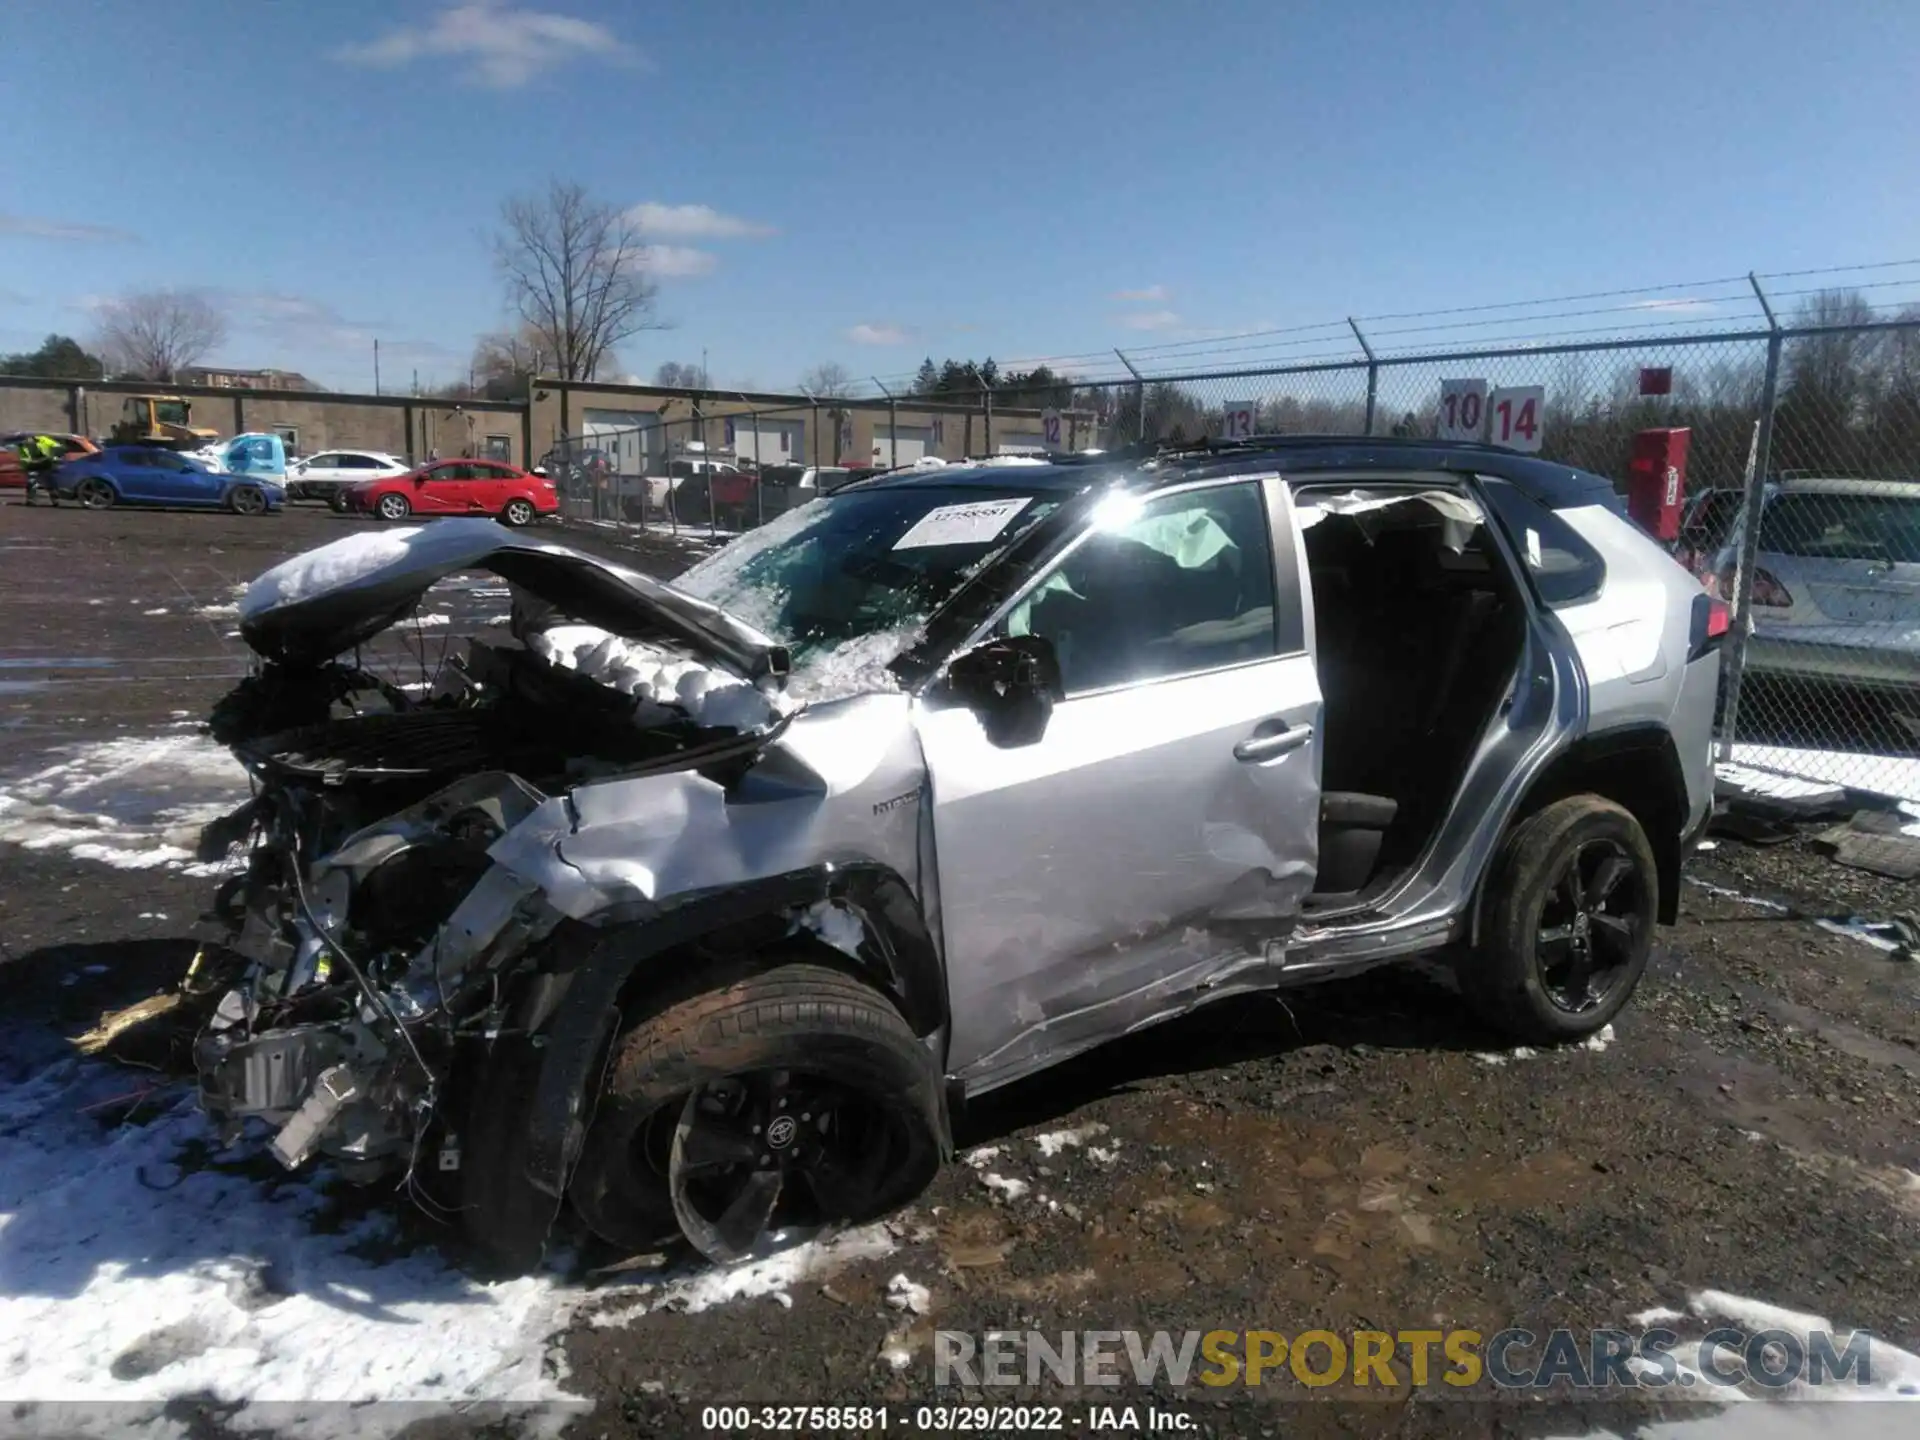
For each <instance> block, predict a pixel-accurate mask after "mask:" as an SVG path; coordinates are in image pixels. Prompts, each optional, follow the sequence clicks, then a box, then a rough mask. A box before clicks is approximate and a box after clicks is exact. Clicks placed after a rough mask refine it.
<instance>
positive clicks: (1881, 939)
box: [1813, 919, 1900, 952]
mask: <svg viewBox="0 0 1920 1440" xmlns="http://www.w3.org/2000/svg"><path fill="white" fill-rule="evenodd" d="M1813 923H1814V924H1815V925H1817V926H1819V927H1820V928H1821V929H1822V930H1824V931H1826V932H1827V933H1828V934H1829V935H1839V936H1842V937H1844V938H1845V939H1848V940H1858V941H1859V942H1860V943H1861V944H1862V945H1871V946H1872V947H1873V948H1874V949H1876V950H1884V951H1889V952H1891V951H1894V950H1898V949H1899V948H1900V942H1899V941H1898V940H1891V939H1889V938H1888V937H1886V936H1885V935H1881V934H1878V933H1877V932H1876V929H1875V927H1874V926H1873V925H1872V924H1871V923H1870V922H1867V921H1862V920H1859V919H1853V920H1824V919H1823V920H1816V921H1814V922H1813Z"/></svg>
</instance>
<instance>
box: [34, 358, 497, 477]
mask: <svg viewBox="0 0 1920 1440" xmlns="http://www.w3.org/2000/svg"><path fill="white" fill-rule="evenodd" d="M156 393H165V394H169V395H180V396H183V397H184V398H186V399H187V400H188V401H189V402H190V403H191V405H192V406H193V423H194V424H195V425H196V426H203V427H206V428H208V429H212V430H217V431H219V432H220V434H222V435H238V434H241V433H242V432H244V431H249V430H277V429H291V430H293V431H295V432H296V433H297V435H298V448H299V453H300V454H303V455H313V454H317V453H318V452H320V451H322V450H336V449H339V450H385V451H389V452H391V453H393V454H396V455H404V456H409V457H411V458H413V459H415V460H424V459H426V457H427V455H428V452H429V451H434V452H437V453H439V454H440V455H442V456H445V455H463V454H467V453H469V452H470V451H471V453H474V454H485V453H487V440H488V437H489V436H503V437H505V439H506V441H507V455H506V458H507V459H508V461H510V462H511V463H513V464H516V465H519V464H525V463H527V447H526V433H527V431H526V419H527V415H526V407H525V406H524V405H521V404H517V403H513V402H506V403H501V402H495V401H476V402H474V403H472V404H463V405H462V406H460V407H458V408H455V407H453V406H450V405H448V404H447V403H446V402H445V401H437V400H426V399H421V398H415V397H413V396H404V395H332V394H324V393H322V394H315V393H314V392H312V391H277V390H225V389H217V388H211V387H206V386H198V387H196V386H160V385H148V384H145V383H127V382H106V383H100V384H91V385H78V384H72V383H70V382H67V381H63V380H62V381H44V380H32V379H26V378H21V377H14V376H0V431H6V430H58V431H74V432H77V433H79V434H82V435H92V436H94V437H96V438H102V439H103V438H105V437H106V435H107V433H108V432H109V431H110V430H112V428H113V425H114V422H115V421H116V420H118V419H119V418H120V412H121V406H122V403H123V402H124V399H125V397H126V396H128V395H138V394H156ZM469 422H471V423H469Z"/></svg>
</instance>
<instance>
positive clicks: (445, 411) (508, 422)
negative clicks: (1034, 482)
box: [0, 376, 1093, 465]
mask: <svg viewBox="0 0 1920 1440" xmlns="http://www.w3.org/2000/svg"><path fill="white" fill-rule="evenodd" d="M159 392H164V393H166V394H176V395H181V396H184V397H185V398H186V399H187V400H188V401H190V402H191V403H192V406H193V423H194V424H195V425H198V426H205V427H207V428H210V429H213V430H217V431H219V433H220V434H222V435H237V434H240V433H241V432H243V431H247V430H275V429H290V430H293V431H295V432H296V433H297V435H298V446H299V453H300V454H303V455H314V454H318V453H319V452H320V451H322V450H336V449H345V450H386V451H390V452H392V453H393V454H396V455H404V456H408V457H409V458H411V459H413V460H415V461H423V460H425V459H426V458H427V456H428V455H429V454H430V453H432V454H437V455H440V456H448V455H464V454H476V455H484V454H486V453H488V441H489V437H502V438H504V440H505V442H506V445H505V450H506V458H507V460H508V461H510V462H511V463H513V464H516V465H526V464H535V463H538V462H539V460H540V458H541V457H542V456H543V455H545V454H546V453H547V452H548V451H549V450H551V449H552V448H553V446H554V445H555V444H556V443H557V442H558V441H559V440H560V439H561V438H562V437H563V436H570V435H571V436H577V435H580V434H581V433H582V432H583V431H584V430H585V429H586V428H587V421H588V415H589V412H594V413H595V414H596V415H598V414H600V413H602V412H617V413H620V414H626V415H634V416H654V417H658V419H659V421H660V423H661V425H662V426H663V427H664V436H665V444H664V447H663V453H668V454H671V453H675V452H678V451H679V450H681V449H682V448H683V447H684V446H685V445H686V443H687V442H688V441H689V440H695V439H698V440H702V441H703V442H704V443H705V444H706V445H707V446H708V448H709V449H713V450H721V449H724V448H726V417H727V416H729V415H741V416H745V415H757V416H761V417H764V418H765V420H766V421H768V422H772V421H776V420H777V421H780V422H782V423H783V424H784V425H786V426H788V427H789V428H790V429H791V430H792V431H793V432H795V438H796V445H795V447H794V448H793V449H792V450H791V451H790V452H789V453H788V454H787V455H785V456H780V455H775V454H769V453H767V452H766V451H765V450H764V449H763V450H762V453H761V456H760V458H761V461H762V463H765V464H772V463H777V462H779V461H780V460H782V459H785V460H787V461H789V462H791V463H794V464H802V465H816V464H817V465H835V464H839V463H841V462H842V461H846V462H847V463H849V464H856V465H870V464H875V463H878V464H883V465H884V464H886V463H887V462H888V458H889V451H888V446H887V415H888V410H887V403H886V401H884V400H839V401H823V402H822V403H821V404H820V405H819V406H817V407H816V406H814V405H812V404H810V403H809V402H807V401H806V400H805V399H804V398H800V399H796V397H794V396H791V395H770V394H757V395H745V396H735V397H732V398H725V397H722V396H720V395H718V394H711V395H702V394H699V393H698V392H693V391H687V390H667V389H662V388H660V387H658V386H651V385H580V384H567V383H563V382H561V381H557V380H543V381H539V382H536V384H535V385H534V388H533V394H532V397H531V398H530V399H529V400H528V401H526V402H524V403H522V402H518V401H472V402H463V403H462V404H461V405H460V406H457V407H456V406H452V405H450V404H448V402H446V401H444V400H430V399H427V398H425V397H417V396H406V395H336V394H330V393H324V392H323V393H318V394H316V393H315V392H312V391H302V390H288V391H281V390H225V389H215V388H211V387H207V386H158V385H149V384H146V383H144V382H132V381H107V382H102V383H98V384H90V385H81V384H75V383H72V382H69V381H65V380H35V379H29V378H26V377H22V376H0V431H4V430H71V431H77V432H79V433H80V434H83V435H92V436H95V437H96V438H104V437H105V436H106V434H107V432H108V431H109V430H111V429H112V428H113V424H114V422H115V421H116V420H117V419H118V418H119V416H120V410H121V404H122V401H123V399H124V397H126V396H128V395H138V394H154V393H159ZM836 411H837V412H839V415H840V419H839V422H838V423H836V420H835V418H834V417H835V412H836ZM897 415H898V423H899V425H900V427H901V429H902V430H903V431H909V430H910V431H912V432H914V433H916V434H918V433H925V434H927V435H928V436H929V437H930V438H929V439H928V441H927V443H926V445H925V453H927V454H929V455H937V456H939V457H940V458H941V459H943V460H960V459H964V458H965V457H966V456H968V455H986V454H991V453H993V452H994V451H995V450H997V449H998V448H999V442H1000V440H1001V438H1002V437H1003V436H1005V435H1011V434H1015V433H1019V434H1022V435H1032V434H1035V433H1037V432H1038V431H1039V429H1040V412H1039V411H1037V410H995V411H994V413H993V418H992V429H993V435H992V437H991V438H990V437H989V434H988V418H987V414H986V412H985V411H984V409H981V408H976V407H968V406H964V405H951V406H948V405H928V404H923V403H919V402H912V401H902V402H901V403H900V405H899V407H898V411H897ZM742 428H743V429H744V428H745V427H742ZM1063 438H1065V439H1067V440H1068V441H1069V442H1070V444H1071V445H1072V446H1074V447H1076V448H1077V447H1080V446H1085V445H1088V444H1091V443H1093V428H1092V426H1091V424H1090V423H1088V422H1085V421H1082V423H1080V424H1078V425H1074V424H1069V426H1068V432H1067V435H1066V436H1064V437H1063ZM740 453H741V454H742V455H744V456H746V457H748V458H751V457H752V453H753V452H752V447H751V442H750V441H749V443H748V444H747V445H745V446H743V447H741V449H740ZM902 458H903V459H905V458H908V457H906V456H903V457H902Z"/></svg>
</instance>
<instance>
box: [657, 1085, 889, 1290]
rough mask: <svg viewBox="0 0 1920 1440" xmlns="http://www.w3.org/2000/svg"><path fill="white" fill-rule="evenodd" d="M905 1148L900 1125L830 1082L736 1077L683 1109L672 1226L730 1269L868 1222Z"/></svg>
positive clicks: (673, 1173)
mask: <svg viewBox="0 0 1920 1440" xmlns="http://www.w3.org/2000/svg"><path fill="white" fill-rule="evenodd" d="M903 1143H904V1136H903V1135H902V1134H901V1133H900V1131H899V1121H898V1119H897V1117H894V1116H891V1115H890V1114H889V1113H888V1112H887V1111H886V1110H884V1109H883V1108H882V1107H880V1106H879V1105H877V1104H874V1103H873V1102H872V1101H870V1100H868V1099H866V1098H864V1097H862V1096H861V1095H859V1094H858V1093H857V1092H855V1091H853V1090H850V1089H848V1088H847V1087H845V1086H844V1085H840V1084H838V1083H836V1082H834V1081H832V1080H829V1079H827V1078H825V1077H824V1076H818V1075H812V1074H808V1073H805V1072H802V1071H796V1070H762V1071H756V1072H753V1073H751V1074H747V1075H741V1076H729V1077H727V1078H726V1079H723V1080H718V1081H714V1082H712V1083H710V1084H707V1085H704V1086H702V1087H701V1088H700V1089H698V1090H696V1091H694V1092H693V1093H692V1094H690V1095H689V1096H688V1097H687V1099H686V1103H685V1104H684V1105H683V1106H682V1107H681V1109H680V1114H679V1120H678V1123H677V1124H676V1126H675V1128H674V1132H673V1144H672V1151H671V1155H670V1158H669V1162H668V1170H667V1174H668V1183H669V1188H670V1191H671V1194H672V1199H673V1212H674V1218H675V1219H676V1220H677V1221H678V1222H679V1225H680V1230H681V1233H682V1234H684V1235H685V1236H686V1237H687V1239H688V1240H689V1241H690V1242H691V1243H692V1244H693V1246H694V1248H695V1249H697V1250H699V1251H700V1253H701V1254H703V1255H705V1256H707V1258H709V1259H710V1260H714V1261H716V1262H718V1263H721V1264H731V1263H733V1262H735V1261H738V1260H743V1259H746V1258H748V1257H749V1256H752V1255H755V1254H760V1253H764V1252H765V1251H767V1250H768V1249H771V1248H774V1247H776V1246H778V1245H779V1244H781V1243H783V1242H784V1241H787V1240H790V1239H792V1238H794V1236H793V1235H792V1234H790V1233H788V1232H792V1231H799V1232H801V1233H808V1232H810V1231H811V1230H814V1229H817V1228H818V1227H820V1226H821V1225H823V1224H826V1223H828V1222H831V1221H833V1220H837V1219H842V1218H846V1217H851V1216H860V1215H864V1214H865V1213H867V1211H868V1209H869V1208H870V1206H871V1203H872V1199H873V1197H874V1195H875V1194H876V1193H877V1192H878V1190H879V1188H880V1186H881V1183H882V1179H883V1177H884V1176H885V1175H886V1173H887V1167H888V1166H889V1165H891V1164H893V1163H895V1161H896V1158H897V1156H898V1154H899V1150H900V1147H901V1145H902V1144H903ZM635 1158H636V1159H639V1158H640V1157H635Z"/></svg>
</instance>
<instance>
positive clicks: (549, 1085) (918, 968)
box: [524, 863, 947, 1223]
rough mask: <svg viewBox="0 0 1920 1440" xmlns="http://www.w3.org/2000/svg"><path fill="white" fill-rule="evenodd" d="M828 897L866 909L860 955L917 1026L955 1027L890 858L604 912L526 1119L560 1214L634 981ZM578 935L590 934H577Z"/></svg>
mask: <svg viewBox="0 0 1920 1440" xmlns="http://www.w3.org/2000/svg"><path fill="white" fill-rule="evenodd" d="M822 900H832V901H836V902H838V903H840V904H842V905H845V906H847V907H848V908H849V909H851V910H853V911H855V912H856V913H857V914H858V915H859V916H860V918H861V920H862V921H863V923H864V925H865V928H866V934H867V943H866V944H864V945H863V946H862V947H861V954H860V957H859V959H858V961H857V962H856V963H857V964H858V965H859V967H860V968H861V969H862V970H863V971H865V972H866V973H867V974H868V975H869V976H870V977H871V978H872V979H873V980H874V981H875V983H876V984H877V985H879V986H880V987H881V988H882V989H884V990H885V991H886V992H887V993H888V994H889V995H890V996H892V997H893V999H894V1002H895V1003H896V1004H898V1005H899V1006H900V1009H901V1012H902V1014H904V1015H905V1017H906V1019H907V1022H908V1024H910V1025H911V1026H912V1027H913V1030H914V1033H915V1034H916V1035H920V1036H923V1037H925V1036H929V1035H932V1034H933V1033H934V1032H936V1031H938V1030H940V1029H941V1028H942V1027H944V1025H945V1024H946V1020H947V992H946V977H945V971H944V969H943V966H942V962H941V957H940V951H939V947H938V946H937V945H936V944H935V943H934V939H933V935H932V931H931V929H930V927H929V926H928V924H927V920H926V917H925V916H924V915H923V914H922V913H921V909H920V905H919V902H918V901H917V900H916V899H915V897H914V893H913V890H912V888H911V887H910V886H909V885H908V884H907V883H906V881H905V880H903V879H902V878H901V877H900V876H899V875H898V874H897V873H896V872H895V871H893V870H891V869H890V868H888V867H886V866H883V865H877V864H865V863H856V864H851V865H820V866H817V867H811V868H809V869H806V870H799V871H791V872H788V873H785V874H781V875H775V876H769V877H767V878H765V879H762V880H757V881H753V882H750V883H748V884H745V885H739V886H729V887H727V888H726V889H724V890H719V891H714V892H711V893H708V894H704V895H701V896H699V897H697V898H694V899H690V900H687V901H685V902H683V903H680V904H676V905H673V906H672V907H670V908H668V909H666V910H659V909H656V908H654V907H652V906H640V907H615V908H613V909H610V910H608V911H605V912H602V914H601V915H598V916H596V917H594V919H593V921H592V922H591V931H590V933H589V935H588V936H587V937H584V938H586V939H587V945H586V948H585V950H584V953H582V954H581V955H580V956H579V958H578V959H577V960H576V961H574V962H573V964H572V966H571V968H572V969H573V970H574V976H573V980H572V982H571V984H570V985H569V987H568V989H567V993H566V996H565V998H564V999H563V1000H562V1001H561V1003H560V1006H559V1008H558V1010H557V1011H556V1013H555V1014H554V1016H553V1019H552V1022H551V1024H550V1025H549V1026H548V1028H547V1030H546V1031H545V1032H544V1035H543V1037H541V1038H543V1039H544V1044H542V1045H541V1046H540V1049H541V1051H542V1060H541V1064H540V1069H539V1078H538V1080H537V1081H536V1082H535V1084H534V1087H533V1093H532V1095H531V1096H530V1097H529V1103H528V1109H527V1115H526V1124H525V1141H526V1144H525V1151H524V1153H525V1165H524V1177H525V1180H526V1182H527V1183H528V1184H529V1185H531V1186H532V1187H533V1188H534V1189H536V1190H538V1191H539V1192H540V1193H541V1194H542V1195H544V1196H546V1197H547V1198H548V1199H549V1200H550V1201H551V1202H552V1207H553V1212H552V1213H557V1211H558V1206H559V1202H560V1198H561V1196H562V1195H563V1194H564V1193H565V1190H566V1184H567V1178H568V1176H569V1175H570V1174H571V1173H572V1170H573V1164H574V1161H575V1160H576V1159H578V1157H579V1153H580V1146H581V1144H582V1142H583V1141H584V1139H585V1135H586V1122H587V1119H588V1118H589V1115H590V1111H591V1101H592V1098H593V1095H592V1090H593V1086H594V1082H595V1078H596V1077H595V1071H596V1070H597V1069H598V1068H600V1067H601V1066H603V1065H604V1063H605V1059H606V1054H607V1047H608V1045H609V1043H610V1042H611V1041H612V1039H613V1035H614V1031H615V1028H616V1026H617V1025H618V1024H619V1022H620V1009H619V1000H620V996H621V994H622V992H623V991H625V989H626V988H627V985H628V982H629V981H631V980H632V979H633V977H634V976H635V974H636V973H637V972H639V971H640V969H641V967H643V966H644V965H645V964H646V963H647V962H648V961H650V960H652V959H654V958H656V957H657V956H660V955H662V954H664V953H666V952H668V951H670V950H673V949H676V948H678V947H680V946H684V945H687V944H689V943H691V942H693V941H696V940H699V939H701V938H703V937H706V936H709V935H712V934H715V933H716V932H719V931H722V930H725V929H727V928H729V927H732V926H736V925H739V924H740V923H741V922H742V921H745V920H751V919H753V918H756V917H763V916H768V915H774V914H778V913H781V912H783V911H789V910H794V909H803V908H805V907H806V906H809V905H812V904H815V903H817V902H819V901H822ZM636 912H637V913H636ZM591 932H598V933H597V935H596V934H593V933H591ZM555 938H559V937H558V936H556V937H555ZM575 938H576V939H578V938H583V937H579V935H578V932H577V931H576V932H575ZM869 952H873V953H869ZM551 1218H552V1214H551V1213H550V1214H549V1217H548V1219H549V1223H551Z"/></svg>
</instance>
